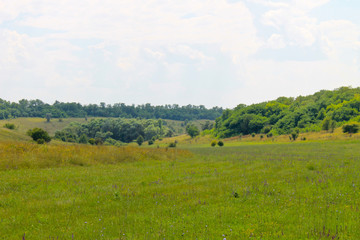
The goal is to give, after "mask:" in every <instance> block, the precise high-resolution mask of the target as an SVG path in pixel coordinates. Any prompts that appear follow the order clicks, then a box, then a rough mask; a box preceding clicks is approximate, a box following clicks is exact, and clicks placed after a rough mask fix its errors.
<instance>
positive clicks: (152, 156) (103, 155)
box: [0, 142, 190, 170]
mask: <svg viewBox="0 0 360 240" xmlns="http://www.w3.org/2000/svg"><path fill="white" fill-rule="evenodd" d="M189 154H190V153H189V152H187V151H185V150H172V149H163V148H159V149H150V148H139V147H121V148H119V147H112V146H90V145H39V144H35V143H29V142H0V170H7V169H22V168H49V167H61V166H71V165H78V166H90V165H99V164H116V163H121V162H131V161H144V160H171V159H175V158H176V157H177V156H178V157H181V156H189Z"/></svg>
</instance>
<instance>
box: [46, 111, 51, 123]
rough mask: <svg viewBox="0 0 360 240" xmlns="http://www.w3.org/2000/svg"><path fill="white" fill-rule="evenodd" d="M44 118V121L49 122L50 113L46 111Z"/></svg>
mask: <svg viewBox="0 0 360 240" xmlns="http://www.w3.org/2000/svg"><path fill="white" fill-rule="evenodd" d="M45 118H46V122H50V120H51V113H47V114H46V115H45Z"/></svg>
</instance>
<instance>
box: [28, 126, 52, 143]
mask: <svg viewBox="0 0 360 240" xmlns="http://www.w3.org/2000/svg"><path fill="white" fill-rule="evenodd" d="M27 135H29V136H30V137H31V138H32V139H33V140H34V141H38V140H39V139H42V140H44V142H50V141H51V138H50V136H49V134H48V133H47V132H46V131H45V130H43V129H41V128H34V129H29V130H28V131H27ZM40 141H41V140H40Z"/></svg>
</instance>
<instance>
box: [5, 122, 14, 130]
mask: <svg viewBox="0 0 360 240" xmlns="http://www.w3.org/2000/svg"><path fill="white" fill-rule="evenodd" d="M4 128H8V129H10V130H14V129H15V124H13V123H5V125H4Z"/></svg>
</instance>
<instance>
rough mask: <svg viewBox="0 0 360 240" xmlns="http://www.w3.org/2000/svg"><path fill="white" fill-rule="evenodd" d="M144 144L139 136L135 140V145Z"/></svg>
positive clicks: (142, 138)
mask: <svg viewBox="0 0 360 240" xmlns="http://www.w3.org/2000/svg"><path fill="white" fill-rule="evenodd" d="M143 142H144V137H143V136H141V135H140V136H139V137H138V138H137V139H136V143H137V144H138V145H139V146H141V145H142V144H143Z"/></svg>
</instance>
